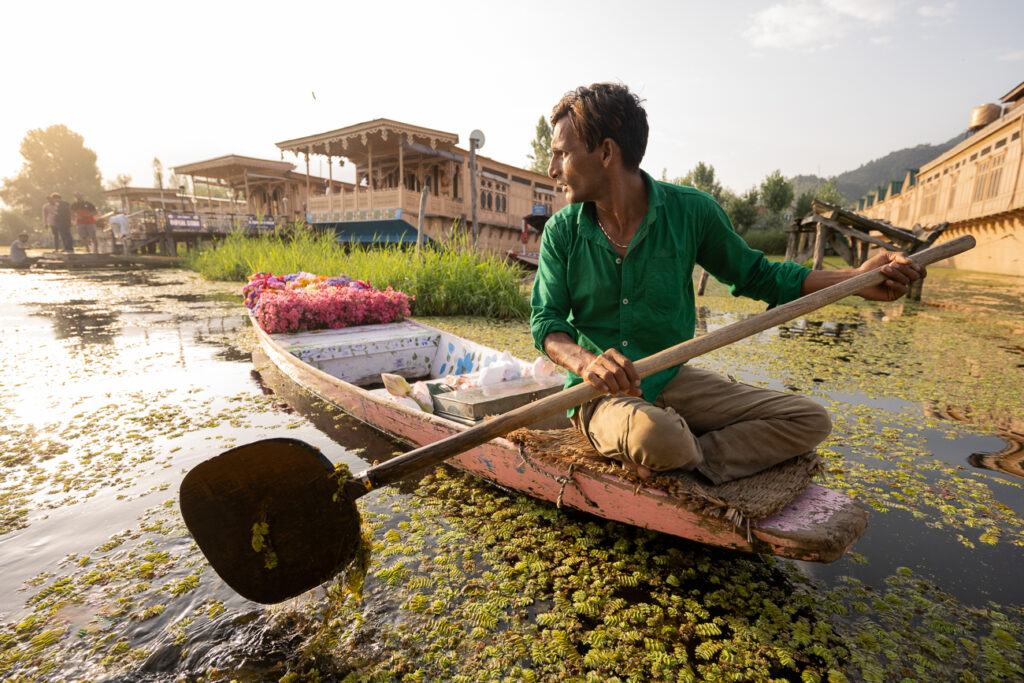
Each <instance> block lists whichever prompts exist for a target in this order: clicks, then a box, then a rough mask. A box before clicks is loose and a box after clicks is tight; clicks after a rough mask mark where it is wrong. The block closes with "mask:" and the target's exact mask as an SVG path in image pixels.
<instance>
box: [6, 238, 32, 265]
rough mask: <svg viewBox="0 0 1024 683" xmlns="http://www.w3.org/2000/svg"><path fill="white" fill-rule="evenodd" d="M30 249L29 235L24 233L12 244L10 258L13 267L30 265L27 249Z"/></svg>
mask: <svg viewBox="0 0 1024 683" xmlns="http://www.w3.org/2000/svg"><path fill="white" fill-rule="evenodd" d="M27 247H28V233H27V232H23V233H21V234H20V235H18V239H16V240H14V241H13V242H11V250H10V252H9V255H8V258H9V259H10V262H11V264H12V265H15V266H22V265H25V264H26V263H28V253H26V252H25V249H26V248H27Z"/></svg>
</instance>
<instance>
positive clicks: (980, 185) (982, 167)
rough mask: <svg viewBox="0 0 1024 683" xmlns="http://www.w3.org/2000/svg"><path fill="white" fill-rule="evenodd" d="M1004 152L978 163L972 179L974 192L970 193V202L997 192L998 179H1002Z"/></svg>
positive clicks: (993, 195) (986, 197)
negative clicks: (975, 174) (976, 173)
mask: <svg viewBox="0 0 1024 683" xmlns="http://www.w3.org/2000/svg"><path fill="white" fill-rule="evenodd" d="M1005 159H1006V153H1005V152H1004V153H1003V154H1000V155H999V156H996V157H992V158H991V159H986V160H985V161H983V162H981V163H980V164H978V175H977V176H976V177H975V179H974V194H973V195H971V201H972V202H980V201H981V200H983V199H992V198H993V197H995V196H996V195H998V194H999V181H1000V180H1002V179H1003V161H1004V160H1005Z"/></svg>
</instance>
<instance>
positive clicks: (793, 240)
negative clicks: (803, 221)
mask: <svg viewBox="0 0 1024 683" xmlns="http://www.w3.org/2000/svg"><path fill="white" fill-rule="evenodd" d="M799 230H800V226H799V224H797V225H793V226H791V227H790V229H789V237H787V238H786V257H785V260H786V261H795V260H796V253H797V252H796V245H797V240H799V239H800V233H799V232H798V231H799Z"/></svg>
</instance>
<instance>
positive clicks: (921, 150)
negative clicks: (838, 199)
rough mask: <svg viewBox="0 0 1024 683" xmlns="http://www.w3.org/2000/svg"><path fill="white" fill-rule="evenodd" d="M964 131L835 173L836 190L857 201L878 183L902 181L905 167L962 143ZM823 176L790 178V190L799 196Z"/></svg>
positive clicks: (813, 186) (914, 165) (921, 163)
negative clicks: (936, 141) (941, 140)
mask: <svg viewBox="0 0 1024 683" xmlns="http://www.w3.org/2000/svg"><path fill="white" fill-rule="evenodd" d="M965 136H966V133H960V134H958V135H956V136H954V137H952V138H950V139H949V140H947V141H946V142H943V143H940V144H938V145H917V146H916V147H907V148H906V149H900V150H897V151H895V152H889V153H888V154H886V155H885V156H884V157H881V158H879V159H875V160H874V161H869V162H868V163H866V164H863V165H861V166H860V167H859V168H857V169H855V170H853V171H846V172H844V173H840V174H839V175H837V176H836V189H838V190H839V191H840V192H841V193H842V195H843V197H845V198H846V201H847V204H856V203H857V200H858V199H860V198H861V197H863V196H864V195H865V194H867V193H868V192H869V191H870V190H873V189H875V188H877V187H879V186H885V185H888V184H889V181H890V180H903V177H904V176H906V174H907V169H910V168H921V166H922V165H923V164H925V163H927V162H929V161H931V160H932V159H934V158H935V157H937V156H939V155H940V154H942V153H943V152H945V151H946V150H949V149H952V148H953V147H955V146H956V145H957V144H959V143H960V142H962V141H963V140H964V138H965ZM825 181H826V178H821V177H819V176H816V175H798V176H793V177H792V178H790V179H789V182H791V183H793V193H794V195H795V196H796V197H799V196H800V195H801V194H802V193H804V192H807V191H808V190H814V189H816V188H818V187H819V186H821V185H824V184H825Z"/></svg>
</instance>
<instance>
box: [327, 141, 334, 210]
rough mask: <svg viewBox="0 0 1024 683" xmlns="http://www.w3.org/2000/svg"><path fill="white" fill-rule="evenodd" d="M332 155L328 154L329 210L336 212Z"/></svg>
mask: <svg viewBox="0 0 1024 683" xmlns="http://www.w3.org/2000/svg"><path fill="white" fill-rule="evenodd" d="M332 166H333V164H332V162H331V155H330V154H328V155H327V210H328V211H330V212H331V213H334V168H333V167H332Z"/></svg>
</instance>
